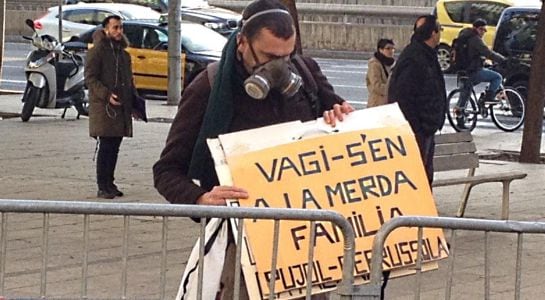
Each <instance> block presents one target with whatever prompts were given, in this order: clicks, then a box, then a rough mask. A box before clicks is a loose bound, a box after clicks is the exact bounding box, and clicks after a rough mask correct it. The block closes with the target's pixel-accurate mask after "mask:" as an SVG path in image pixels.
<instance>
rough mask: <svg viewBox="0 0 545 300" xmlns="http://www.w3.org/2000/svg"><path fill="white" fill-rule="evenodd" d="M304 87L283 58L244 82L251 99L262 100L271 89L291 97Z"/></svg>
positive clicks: (272, 62)
mask: <svg viewBox="0 0 545 300" xmlns="http://www.w3.org/2000/svg"><path fill="white" fill-rule="evenodd" d="M301 85H303V80H302V79H301V76H299V75H297V74H295V73H294V72H292V70H291V69H290V65H289V64H288V62H286V61H285V60H284V59H283V58H277V59H273V60H271V61H269V62H267V63H265V64H263V65H261V66H259V67H257V68H256V69H255V70H254V72H253V74H252V75H250V77H248V78H247V79H246V80H245V81H244V89H245V90H246V93H247V94H248V95H250V97H252V98H254V99H257V100H262V99H265V97H267V95H268V94H269V91H270V90H271V89H277V90H278V91H280V93H282V95H284V96H286V97H291V96H293V95H295V93H297V91H299V88H301Z"/></svg>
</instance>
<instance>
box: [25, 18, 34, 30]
mask: <svg viewBox="0 0 545 300" xmlns="http://www.w3.org/2000/svg"><path fill="white" fill-rule="evenodd" d="M25 23H26V24H27V25H28V27H30V28H32V30H34V31H35V29H34V21H32V20H31V19H26V20H25Z"/></svg>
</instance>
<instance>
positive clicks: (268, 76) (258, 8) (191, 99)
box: [153, 0, 354, 299]
mask: <svg viewBox="0 0 545 300" xmlns="http://www.w3.org/2000/svg"><path fill="white" fill-rule="evenodd" d="M242 16H243V20H242V26H241V29H240V31H239V32H238V33H234V34H232V35H231V37H230V38H229V41H228V42H227V44H226V46H225V48H224V49H223V54H222V58H221V60H220V62H219V63H218V64H217V65H212V66H210V67H208V68H207V69H206V70H204V71H203V72H201V73H200V74H199V75H198V76H197V77H196V78H195V80H193V81H192V83H191V84H190V85H189V86H188V87H187V88H186V89H185V91H184V94H183V95H182V101H181V104H180V108H179V111H178V113H177V115H176V117H175V119H174V121H173V123H172V126H171V128H170V132H169V134H168V137H167V141H166V146H165V148H164V149H163V152H162V153H161V157H160V159H159V161H158V162H157V163H156V164H155V165H154V166H153V173H154V182H155V187H156V188H157V190H158V191H159V193H160V194H161V195H163V196H164V197H165V198H166V199H167V200H168V201H169V202H171V203H174V204H201V205H225V200H226V199H246V198H247V197H248V193H247V192H246V191H245V190H244V189H242V188H239V187H233V186H220V185H219V183H218V179H217V176H216V173H215V170H214V162H213V160H212V158H211V156H210V152H209V150H208V148H207V146H206V139H208V138H214V137H217V136H218V135H219V134H224V133H229V132H235V131H240V130H245V129H251V128H258V127H263V126H268V125H272V124H277V123H283V122H289V121H295V120H301V121H309V120H313V119H315V118H317V117H322V116H323V117H324V120H325V122H326V123H328V124H330V125H332V126H335V123H336V121H337V120H338V121H342V120H343V115H344V114H347V113H350V112H352V111H353V110H354V109H353V108H352V106H351V105H350V104H348V103H347V102H346V101H344V100H343V99H341V97H340V96H338V95H336V94H335V92H334V91H333V87H332V86H331V84H330V83H329V82H328V80H327V78H326V77H325V76H324V74H323V73H322V72H321V70H320V68H319V66H318V64H317V63H316V61H314V60H313V59H311V58H308V57H303V56H299V55H297V54H294V49H295V40H296V37H295V27H294V23H293V19H292V18H291V15H290V14H289V12H288V10H287V8H286V7H285V6H284V5H283V4H281V3H280V2H279V1H277V0H256V1H254V2H252V3H250V4H249V5H248V6H247V7H246V9H245V10H244V12H243V14H242ZM214 73H216V74H215V75H214ZM194 180H197V181H198V182H199V184H200V185H197V184H195V183H194ZM228 251H229V250H228ZM233 253H234V252H233ZM228 259H229V258H226V260H228ZM228 286H229V285H228ZM224 296H226V297H228V295H224ZM226 299H229V298H226Z"/></svg>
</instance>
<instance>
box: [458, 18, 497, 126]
mask: <svg viewBox="0 0 545 300" xmlns="http://www.w3.org/2000/svg"><path fill="white" fill-rule="evenodd" d="M486 25H487V23H486V21H485V20H484V19H477V20H475V22H473V27H472V28H466V29H463V30H462V31H460V34H459V35H458V39H459V40H463V41H465V43H467V53H466V55H467V60H468V62H467V66H466V67H465V68H463V70H460V71H464V72H465V75H466V76H467V77H468V79H469V83H470V84H471V85H476V84H478V83H481V82H488V83H489V86H488V89H487V90H486V92H485V95H484V99H483V101H484V102H486V103H493V102H495V101H497V100H496V99H495V95H496V93H497V91H498V89H499V88H500V85H501V82H502V80H503V78H502V76H501V74H500V73H498V72H495V71H492V70H490V69H488V68H484V62H485V59H491V60H493V61H494V62H498V63H503V62H505V61H506V60H507V59H506V58H505V57H504V56H503V55H501V54H499V53H497V52H494V51H492V50H490V49H489V48H488V47H487V46H486V44H485V43H484V41H483V36H484V34H485V33H486ZM469 90H470V87H469V86H468V85H467V84H466V85H465V86H464V93H463V94H464V95H463V96H462V97H460V102H459V103H458V107H460V108H464V107H465V106H466V104H467V101H468V98H469ZM460 118H463V117H460ZM458 123H459V124H460V126H463V119H460V120H458Z"/></svg>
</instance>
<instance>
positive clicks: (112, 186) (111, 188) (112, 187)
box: [108, 183, 124, 197]
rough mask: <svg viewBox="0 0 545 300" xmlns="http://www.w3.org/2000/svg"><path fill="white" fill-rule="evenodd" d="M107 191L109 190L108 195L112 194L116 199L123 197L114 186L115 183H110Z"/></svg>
mask: <svg viewBox="0 0 545 300" xmlns="http://www.w3.org/2000/svg"><path fill="white" fill-rule="evenodd" d="M108 190H110V193H112V194H114V195H115V196H116V197H123V195H124V194H123V192H122V191H120V190H119V189H118V188H117V185H115V183H112V184H111V185H110V186H109V187H108Z"/></svg>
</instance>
